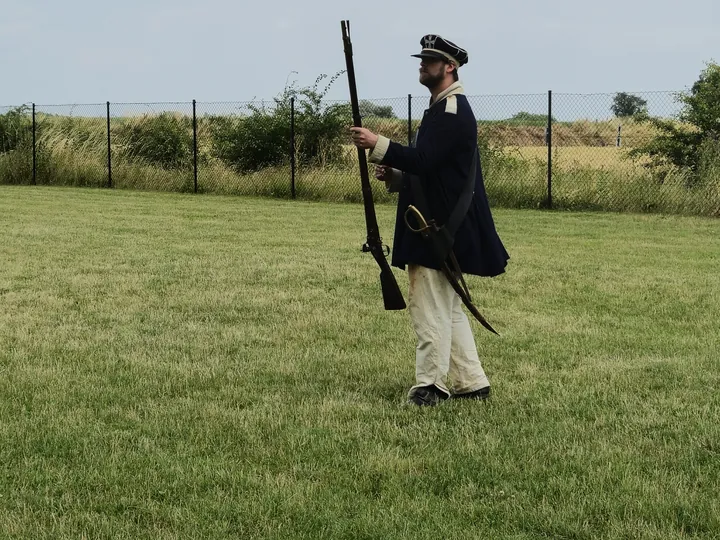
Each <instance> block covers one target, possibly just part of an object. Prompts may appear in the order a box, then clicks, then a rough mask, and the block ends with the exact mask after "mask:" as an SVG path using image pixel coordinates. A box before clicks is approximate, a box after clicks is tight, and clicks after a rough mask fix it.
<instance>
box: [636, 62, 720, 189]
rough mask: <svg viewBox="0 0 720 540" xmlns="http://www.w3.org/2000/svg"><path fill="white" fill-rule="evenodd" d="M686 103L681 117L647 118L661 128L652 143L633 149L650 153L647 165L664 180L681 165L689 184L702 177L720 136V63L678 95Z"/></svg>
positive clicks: (708, 68)
mask: <svg viewBox="0 0 720 540" xmlns="http://www.w3.org/2000/svg"><path fill="white" fill-rule="evenodd" d="M677 100H678V101H680V102H681V103H683V108H682V111H681V112H680V115H679V118H678V120H679V121H680V122H674V121H670V120H663V119H660V118H651V117H647V116H646V117H644V118H642V119H643V120H644V121H646V122H648V123H650V124H651V125H652V126H653V127H655V128H656V129H657V130H658V131H659V135H657V136H656V137H655V138H653V139H652V140H651V141H650V142H649V143H647V144H645V145H643V146H640V147H638V148H636V149H634V150H633V151H632V152H631V155H632V156H634V157H639V156H649V158H650V160H649V163H648V166H649V167H651V168H653V169H655V170H656V172H657V174H658V177H659V178H660V179H661V180H662V179H663V178H664V175H665V174H666V173H667V171H668V170H669V169H670V168H672V167H675V168H679V169H680V170H681V171H683V172H685V173H687V175H688V179H689V183H690V184H694V183H697V182H698V181H699V180H700V172H701V171H700V168H701V163H703V166H704V167H706V166H707V164H706V163H705V162H703V161H702V160H703V159H705V158H704V157H703V156H704V155H706V154H707V153H708V152H710V154H712V148H714V146H713V144H714V143H713V141H715V142H716V141H718V140H719V139H720V65H718V64H714V63H710V64H708V66H707V68H706V69H705V70H704V71H703V72H702V73H701V74H700V78H699V79H698V80H697V81H696V82H695V84H693V86H692V88H691V89H690V92H689V93H681V94H678V95H677Z"/></svg>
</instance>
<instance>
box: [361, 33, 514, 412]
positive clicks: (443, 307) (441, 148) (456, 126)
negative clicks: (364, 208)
mask: <svg viewBox="0 0 720 540" xmlns="http://www.w3.org/2000/svg"><path fill="white" fill-rule="evenodd" d="M420 44H421V45H422V47H423V48H422V51H421V52H420V53H419V54H414V55H412V56H415V57H418V58H420V59H421V62H420V77H419V78H420V83H421V84H423V85H424V86H426V87H427V88H428V90H429V91H430V95H431V98H430V106H429V107H428V109H427V110H425V112H424V115H423V120H422V123H421V125H420V127H419V129H418V133H417V135H416V142H415V145H414V146H413V147H410V146H402V145H401V144H399V143H396V142H392V141H390V140H389V139H387V138H386V137H383V136H381V135H376V134H375V133H372V132H371V131H369V130H367V129H364V128H355V127H353V128H351V132H352V139H353V143H354V144H355V145H356V146H358V147H359V148H363V149H369V150H371V153H370V156H369V161H370V162H371V163H375V164H377V165H378V166H377V170H376V177H377V178H378V179H379V180H383V181H385V182H386V185H387V186H388V189H390V191H399V199H398V208H397V216H396V221H395V238H394V245H393V257H392V265H393V266H396V267H398V268H402V269H405V268H406V267H407V271H408V278H409V292H408V308H409V311H410V317H411V319H412V324H413V328H414V330H415V333H416V335H417V347H416V359H415V364H416V365H415V378H416V384H415V385H414V386H413V387H412V388H411V389H410V392H409V394H408V399H409V402H410V403H413V404H416V405H430V406H432V405H437V404H438V403H440V402H442V401H444V400H445V399H447V398H449V397H451V396H452V397H455V398H470V399H485V398H487V397H488V396H489V394H490V382H489V380H488V378H487V376H486V375H485V372H484V370H483V367H482V364H481V362H480V359H479V357H478V353H477V349H476V346H475V340H474V337H473V334H472V330H471V327H470V323H469V321H468V318H467V316H466V315H465V313H464V312H463V310H462V300H461V298H460V297H459V296H458V294H457V293H456V292H455V291H454V290H453V288H452V287H451V285H450V282H449V281H448V280H447V278H446V277H445V275H444V274H443V273H442V272H441V271H440V268H441V264H442V263H443V261H440V260H437V258H436V256H435V254H434V252H433V250H432V249H430V247H429V245H428V244H427V243H426V241H425V240H424V239H423V238H422V236H421V235H420V234H418V233H416V232H413V231H411V230H410V229H409V227H408V225H407V224H406V221H405V212H406V210H407V209H408V206H409V205H413V206H416V207H418V209H420V210H421V211H422V213H423V215H424V216H425V218H426V219H427V220H428V221H429V220H430V219H435V221H436V223H438V225H442V224H447V223H448V220H449V219H450V216H452V215H453V210H454V209H455V208H456V204H457V203H458V201H459V200H460V199H461V198H462V197H470V198H471V200H470V201H469V207H468V209H467V212H466V213H465V214H464V216H463V215H462V214H460V216H459V218H460V219H461V221H459V222H458V223H459V225H458V228H457V232H456V233H455V236H454V243H453V251H454V253H455V256H456V259H457V262H458V265H459V267H460V270H461V271H462V272H463V273H467V274H474V275H478V276H488V277H491V276H497V275H499V274H501V273H503V272H504V271H505V266H506V265H507V261H508V259H509V255H508V253H507V251H506V250H505V247H504V246H503V244H502V242H501V240H500V238H499V236H498V234H497V232H496V230H495V224H494V222H493V218H492V215H491V213H490V207H489V204H488V201H487V196H486V194H485V185H484V181H483V175H482V170H481V166H480V162H479V157H478V147H477V122H476V120H475V116H474V114H473V112H472V109H471V108H470V104H469V103H468V100H467V98H466V97H465V95H464V94H463V87H462V85H461V83H460V82H459V76H458V68H459V67H460V66H463V65H464V64H466V63H467V61H468V54H467V52H466V51H465V50H464V49H462V48H460V47H458V46H457V45H455V44H454V43H452V42H451V41H448V40H446V39H443V38H442V37H440V36H438V35H432V34H431V35H426V36H424V37H423V38H422V39H421V40H420ZM473 188H474V193H473V192H472V189H473ZM418 194H419V196H418ZM422 206H424V208H423V207H422ZM460 207H461V208H462V206H460ZM452 221H455V220H452ZM413 227H415V226H414V225H413ZM448 379H449V380H448ZM450 382H451V383H452V386H451V385H450V384H449V383H450ZM451 388H452V389H451Z"/></svg>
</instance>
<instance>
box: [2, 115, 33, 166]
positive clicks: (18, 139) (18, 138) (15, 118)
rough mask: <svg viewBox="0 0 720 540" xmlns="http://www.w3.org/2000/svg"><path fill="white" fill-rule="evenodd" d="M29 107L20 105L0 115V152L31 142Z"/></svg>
mask: <svg viewBox="0 0 720 540" xmlns="http://www.w3.org/2000/svg"><path fill="white" fill-rule="evenodd" d="M29 110H30V109H29V107H28V106H27V105H21V106H20V107H16V108H14V109H11V110H10V111H8V112H7V113H5V114H2V115H0V154H3V153H5V152H10V151H11V150H15V149H17V148H19V147H21V146H23V145H28V144H31V139H32V120H31V118H30V117H29V116H28V112H29Z"/></svg>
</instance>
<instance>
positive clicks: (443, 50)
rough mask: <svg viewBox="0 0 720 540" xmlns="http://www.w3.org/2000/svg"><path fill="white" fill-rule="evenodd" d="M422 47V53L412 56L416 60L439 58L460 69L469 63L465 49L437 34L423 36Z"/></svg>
mask: <svg viewBox="0 0 720 540" xmlns="http://www.w3.org/2000/svg"><path fill="white" fill-rule="evenodd" d="M420 45H422V51H420V52H419V53H418V54H413V55H411V56H414V57H416V58H439V59H441V60H447V61H449V62H452V63H453V64H455V65H456V66H458V67H460V66H464V65H465V64H467V63H468V53H467V51H466V50H465V49H463V48H462V47H458V46H457V45H455V44H454V43H453V42H452V41H449V40H447V39H445V38H443V37H441V36H439V35H437V34H427V35H425V36H423V37H422V39H421V40H420Z"/></svg>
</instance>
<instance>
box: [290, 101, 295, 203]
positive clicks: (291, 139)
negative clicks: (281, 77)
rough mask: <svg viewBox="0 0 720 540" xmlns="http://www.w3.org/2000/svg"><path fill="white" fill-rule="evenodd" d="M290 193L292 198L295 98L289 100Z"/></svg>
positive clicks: (293, 185)
mask: <svg viewBox="0 0 720 540" xmlns="http://www.w3.org/2000/svg"><path fill="white" fill-rule="evenodd" d="M290 191H291V192H292V198H293V199H294V198H295V197H296V193H295V98H294V97H291V98H290Z"/></svg>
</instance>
